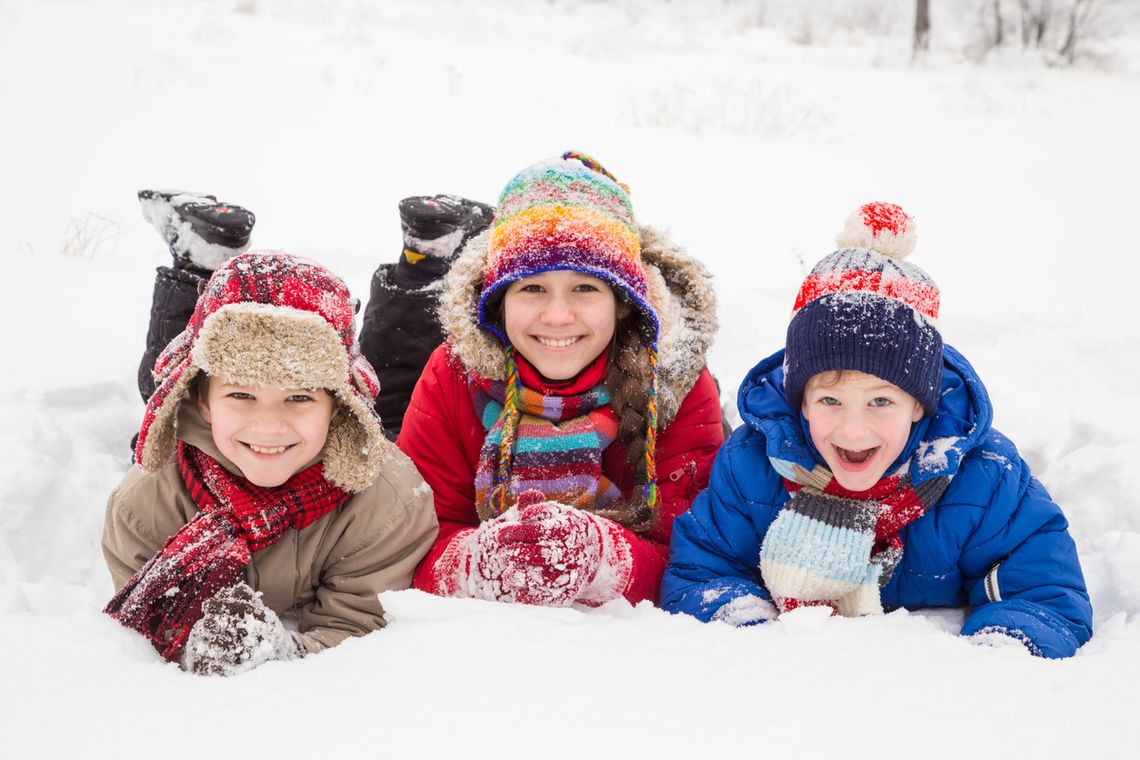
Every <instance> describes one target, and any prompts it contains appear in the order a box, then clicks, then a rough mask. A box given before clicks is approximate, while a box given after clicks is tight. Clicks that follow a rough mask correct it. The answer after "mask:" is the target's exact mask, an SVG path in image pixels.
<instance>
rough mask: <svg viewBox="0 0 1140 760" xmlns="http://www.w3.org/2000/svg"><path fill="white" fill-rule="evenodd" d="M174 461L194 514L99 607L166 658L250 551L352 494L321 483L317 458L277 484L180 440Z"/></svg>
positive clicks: (176, 649) (236, 573) (302, 525)
mask: <svg viewBox="0 0 1140 760" xmlns="http://www.w3.org/2000/svg"><path fill="white" fill-rule="evenodd" d="M178 464H179V468H180V470H181V473H182V479H183V481H184V482H185V484H186V488H187V490H188V491H189V492H190V497H191V498H192V499H193V500H194V503H195V504H196V505H197V506H198V514H197V515H196V516H195V517H194V519H192V520H191V521H190V522H188V523H187V524H186V525H185V526H183V527H182V529H181V530H179V531H178V532H177V533H175V534H174V535H173V536H171V537H170V538H169V539H167V541H166V544H165V545H164V546H163V547H162V549H160V550H159V552H158V553H157V554H155V555H154V557H152V558H151V560H150V561H149V562H147V563H146V564H145V565H143V567H142V569H140V570H139V571H138V572H137V573H135V574H134V576H133V577H132V578H131V579H130V580H129V581H127V583H126V585H124V586H123V587H122V588H121V589H119V591H118V593H116V594H115V596H114V597H112V599H111V601H110V602H109V603H108V604H107V607H106V609H104V612H106V613H107V614H108V615H110V616H111V617H113V618H115V619H116V620H118V621H119V622H120V623H122V624H123V625H125V626H126V627H128V628H132V629H134V630H136V631H138V632H139V633H141V634H142V635H144V636H146V637H147V639H149V640H150V642H151V643H152V644H153V645H154V648H155V649H157V650H158V653H159V654H161V655H162V656H163V658H165V659H166V660H169V661H175V660H177V659H178V657H179V656H180V655H181V653H182V647H183V646H184V645H185V643H186V637H187V636H188V635H189V634H190V629H191V628H192V627H193V626H194V624H195V623H196V622H198V620H199V619H201V617H202V603H203V602H205V601H206V600H207V599H209V598H210V597H212V596H213V595H214V594H216V593H217V592H218V591H219V590H220V589H222V588H225V587H227V586H229V585H231V584H232V583H233V582H234V581H235V580H237V579H238V577H239V576H240V575H241V573H242V572H243V571H244V570H245V567H246V565H248V564H249V560H250V556H251V555H252V553H253V552H256V551H261V550H262V549H264V548H266V547H268V546H272V545H273V544H274V543H276V542H277V540H278V539H280V538H281V536H282V535H283V534H284V533H285V531H286V530H287V529H289V528H292V529H294V530H301V529H302V528H305V527H307V526H309V525H311V524H312V523H313V522H315V521H317V520H319V519H320V518H321V517H323V516H324V515H326V514H328V513H329V512H331V511H332V510H334V509H336V508H337V507H339V506H340V505H341V504H344V503H345V502H346V501H347V500H348V498H349V497H350V496H351V494H349V493H348V492H347V491H344V490H342V489H340V488H337V487H336V486H334V485H333V484H332V483H330V482H329V481H327V480H325V477H324V465H323V464H322V463H320V462H318V463H316V464H314V465H313V466H312V467H309V468H307V469H305V470H302V471H301V472H298V473H297V474H295V475H294V476H293V477H291V478H289V480H287V481H285V482H284V483H282V484H281V485H279V486H276V487H274V488H261V487H260V486H256V485H254V484H253V483H250V482H249V481H248V480H246V479H245V478H243V477H240V476H238V475H234V474H232V473H230V472H229V471H228V470H226V469H225V468H224V467H222V466H221V465H220V464H218V462H217V461H216V460H214V459H213V457H210V456H208V455H207V454H204V453H202V452H201V451H199V450H198V449H196V448H195V447H193V446H191V445H189V444H187V443H185V442H182V441H179V443H178Z"/></svg>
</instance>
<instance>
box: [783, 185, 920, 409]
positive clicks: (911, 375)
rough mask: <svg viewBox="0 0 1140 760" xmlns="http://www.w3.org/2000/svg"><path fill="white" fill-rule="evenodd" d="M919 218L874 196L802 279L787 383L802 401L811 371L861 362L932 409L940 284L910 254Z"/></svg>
mask: <svg viewBox="0 0 1140 760" xmlns="http://www.w3.org/2000/svg"><path fill="white" fill-rule="evenodd" d="M916 240H917V235H916V233H915V224H914V220H913V219H912V218H911V217H910V216H908V215H907V213H906V212H905V211H903V210H902V208H900V207H899V206H896V205H895V204H893V203H868V204H866V205H864V206H862V207H860V208H858V209H856V210H855V211H854V212H853V213H852V214H851V216H849V217H848V218H847V223H846V224H845V225H844V227H843V230H842V232H840V233H839V235H838V237H836V241H835V242H836V243H837V244H838V246H839V250H837V251H835V252H834V253H832V254H830V255H829V256H827V257H825V258H824V259H823V260H822V261H820V262H819V263H818V264H816V265H815V267H814V268H813V269H812V270H811V273H810V274H809V275H808V276H807V279H805V280H804V282H803V285H801V286H800V292H799V294H798V295H797V296H796V303H795V306H794V307H793V309H792V321H791V323H790V324H789V325H788V338H787V349H786V352H785V354H784V390H785V392H786V393H787V396H788V400H789V401H790V402H791V403H792V404H793V405H794V406H799V404H800V402H801V400H802V398H803V391H804V386H805V385H807V382H808V380H810V379H811V378H812V376H814V375H817V374H819V373H821V372H829V371H832V370H857V371H859V372H865V373H867V374H869V375H874V376H876V377H879V378H882V379H883V380H886V381H887V382H889V383H892V384H894V385H897V386H898V387H899V388H902V389H903V390H904V391H906V392H907V393H909V394H910V395H912V396H914V397H915V398H916V399H917V400H918V402H919V403H920V404H922V407H923V409H925V410H926V412H927V413H928V414H931V413H933V412H934V410H935V409H937V408H938V399H939V396H940V392H941V386H942V334H941V332H939V329H938V304H939V290H938V286H937V285H936V284H935V283H934V280H932V279H931V278H930V276H929V275H927V274H926V272H924V271H922V270H921V269H919V268H918V267H917V266H915V265H914V264H910V263H908V262H906V261H905V258H906V257H907V256H908V255H909V254H910V252H911V251H913V250H914V245H915V242H916Z"/></svg>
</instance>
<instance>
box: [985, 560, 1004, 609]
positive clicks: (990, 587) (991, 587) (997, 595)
mask: <svg viewBox="0 0 1140 760" xmlns="http://www.w3.org/2000/svg"><path fill="white" fill-rule="evenodd" d="M999 567H1001V560H998V561H997V562H995V563H994V564H993V567H991V568H990V571H989V572H988V573H986V598H987V599H989V600H990V601H991V602H1000V601H1001V589H1000V588H998V579H997V574H998V568H999Z"/></svg>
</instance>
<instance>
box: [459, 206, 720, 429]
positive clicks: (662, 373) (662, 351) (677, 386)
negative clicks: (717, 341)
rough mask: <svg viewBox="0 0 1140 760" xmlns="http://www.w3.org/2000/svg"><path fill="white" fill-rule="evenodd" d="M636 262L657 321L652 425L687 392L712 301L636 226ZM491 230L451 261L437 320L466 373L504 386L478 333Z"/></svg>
mask: <svg viewBox="0 0 1140 760" xmlns="http://www.w3.org/2000/svg"><path fill="white" fill-rule="evenodd" d="M639 233H640V237H641V258H642V262H643V264H644V266H645V270H646V275H647V279H648V284H649V298H648V300H649V303H650V305H651V306H652V307H653V309H654V311H655V312H656V315H657V319H658V322H659V326H660V327H659V333H658V338H657V350H658V360H657V383H658V397H657V406H658V419H659V424H660V425H661V426H664V425H666V424H668V422H669V421H670V420H672V419H673V418H674V417H675V416H676V414H677V410H678V409H679V408H680V405H681V402H682V401H683V400H684V398H685V396H686V394H688V392H689V390H690V389H691V388H692V387H693V383H695V382H696V380H697V377H698V376H699V375H700V373H701V370H702V369H704V367H705V357H706V354H707V352H708V349H709V347H710V346H711V345H712V341H713V338H714V337H715V336H716V331H717V316H716V294H715V293H714V292H713V287H712V281H711V275H710V274H709V272H708V270H706V269H705V268H704V266H703V265H702V264H701V263H700V262H698V261H697V260H696V259H694V258H692V257H691V256H689V254H688V253H686V252H685V251H684V250H683V249H682V248H681V247H680V246H679V245H677V244H676V243H674V242H673V241H672V240H671V239H670V238H669V236H668V235H667V234H666V233H664V232H662V231H660V230H657V229H654V228H653V227H640V229H639ZM490 236H491V230H487V231H485V232H483V233H482V234H480V235H479V236H477V237H475V238H472V239H471V241H470V242H468V243H467V245H466V246H465V247H464V249H463V251H462V253H460V255H459V256H458V257H457V258H456V260H455V262H454V263H453V264H452V266H451V270H450V271H449V272H448V275H447V278H446V279H445V281H444V283H443V292H442V293H441V295H440V299H439V300H440V303H439V321H440V324H441V325H442V326H443V330H444V332H445V333H446V334H447V336H448V341H449V342H450V343H451V348H452V355H453V356H455V357H456V358H458V359H459V360H460V361H461V362H463V365H464V366H465V367H466V368H467V369H468V370H469V371H471V372H473V373H475V374H476V375H479V376H480V377H483V378H486V379H488V380H505V379H506V374H507V367H506V359H505V356H504V353H503V347H502V345H501V344H500V342H499V339H498V338H496V337H495V336H494V335H491V334H490V333H488V332H487V331H485V330H483V329H482V328H481V327H479V296H480V293H481V292H482V289H483V273H484V271H485V267H486V261H487V248H488V243H489V241H490Z"/></svg>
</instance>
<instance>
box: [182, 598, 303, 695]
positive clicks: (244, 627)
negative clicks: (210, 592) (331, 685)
mask: <svg viewBox="0 0 1140 760" xmlns="http://www.w3.org/2000/svg"><path fill="white" fill-rule="evenodd" d="M305 651H306V650H305V647H304V645H303V644H302V639H301V636H300V634H294V633H290V632H289V631H287V630H285V626H284V625H282V624H281V620H280V618H278V617H277V615H276V614H275V613H274V612H273V610H271V609H269V608H268V607H266V606H265V603H264V602H262V601H261V594H260V593H257V592H254V590H253V589H251V588H250V587H249V586H248V585H247V584H245V583H243V582H240V581H239V582H238V583H236V584H234V585H233V586H229V587H227V588H224V589H222V590H221V591H219V592H218V593H217V594H215V595H214V596H213V597H211V598H210V599H209V600H207V601H206V602H205V603H204V604H203V605H202V618H201V620H199V621H198V622H197V623H195V624H194V627H193V628H191V629H190V635H189V636H188V637H187V639H186V646H185V648H184V649H183V651H182V662H181V664H182V669H183V670H186V671H189V672H191V673H196V674H198V675H203V676H233V675H237V674H239V673H245V672H246V671H249V670H253V669H254V668H256V667H257V666H258V665H261V664H263V663H266V662H269V661H270V660H294V659H297V658H298V657H304V656H305Z"/></svg>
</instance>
